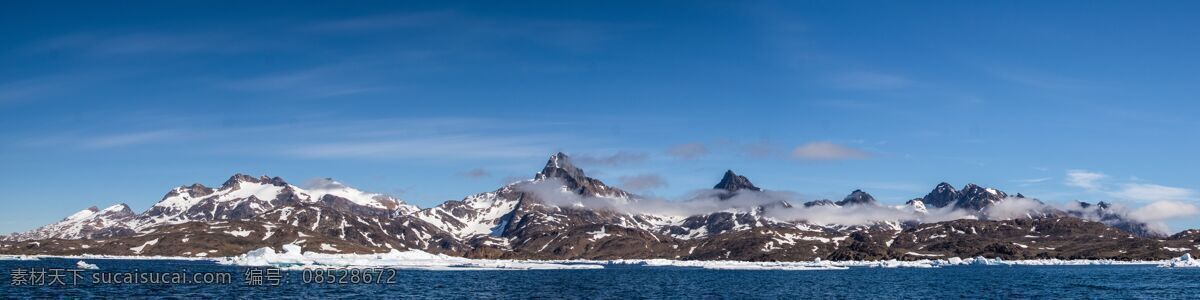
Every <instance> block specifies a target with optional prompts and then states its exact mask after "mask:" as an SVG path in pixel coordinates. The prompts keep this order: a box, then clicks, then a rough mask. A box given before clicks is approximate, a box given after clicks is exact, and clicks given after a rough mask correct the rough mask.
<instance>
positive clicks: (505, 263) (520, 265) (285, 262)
mask: <svg viewBox="0 0 1200 300" xmlns="http://www.w3.org/2000/svg"><path fill="white" fill-rule="evenodd" d="M218 263H221V264H227V265H239V266H272V267H279V268H284V269H304V268H326V267H346V268H350V267H358V268H368V267H381V268H399V269H421V270H560V269H602V268H604V267H603V266H600V265H596V264H565V263H550V262H539V261H518V260H496V259H469V258H462V257H455V256H448V255H444V254H431V253H427V252H424V251H420V250H409V251H398V250H392V251H391V252H388V253H381V254H324V253H314V252H301V251H300V246H297V245H284V246H283V253H276V252H275V250H274V249H271V248H259V249H257V250H253V251H250V252H247V253H246V254H242V255H238V256H235V257H229V258H224V259H221V260H218Z"/></svg>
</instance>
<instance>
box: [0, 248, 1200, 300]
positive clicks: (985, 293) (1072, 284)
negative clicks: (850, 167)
mask: <svg viewBox="0 0 1200 300" xmlns="http://www.w3.org/2000/svg"><path fill="white" fill-rule="evenodd" d="M77 261H78V260H76V259H45V258H44V259H42V260H40V261H0V270H3V272H4V274H3V276H2V277H3V279H2V280H0V284H2V285H0V296H3V297H2V298H46V297H55V298H61V297H67V298H75V297H84V298H88V297H102V298H158V297H164V296H165V297H175V298H185V299H194V298H266V297H270V298H351V299H389V298H555V299H560V298H568V299H571V298H575V299H578V298H589V299H592V298H622V299H626V298H818V299H825V298H837V299H881V298H882V299H894V298H907V299H935V298H936V299H945V298H994V299H1012V298H1034V299H1058V298H1092V299H1099V298H1113V299H1128V298H1143V299H1197V298H1200V269H1162V268H1157V267H1154V266H1054V267H1042V266H1011V267H1010V266H956V267H943V268H937V269H903V268H901V269H877V268H851V269H849V270H822V271H714V270H703V269H693V268H664V267H639V266H608V267H606V268H605V269H602V270H548V271H413V270H401V271H397V272H396V273H395V278H394V279H395V283H389V284H379V283H372V284H316V283H308V284H306V283H303V281H304V279H303V278H302V276H303V274H302V273H301V272H283V273H282V274H283V275H281V276H282V278H281V280H282V281H281V282H280V283H279V285H278V286H252V285H247V284H246V282H245V281H244V280H245V276H246V275H247V273H246V272H247V270H248V269H247V268H244V267H233V266H223V265H218V264H215V263H212V262H205V261H160V260H96V259H92V260H88V262H90V263H93V264H96V265H98V266H99V267H100V270H97V271H84V272H83V273H82V274H80V275H81V276H83V277H84V279H80V280H78V281H77V285H70V284H66V285H57V284H56V285H54V286H46V285H40V286H31V285H18V286H14V285H13V279H14V277H13V276H14V275H13V272H14V270H20V269H30V268H33V269H39V268H60V269H77V267H76V265H75V263H76V262H77ZM135 270H136V271H139V272H181V271H183V270H187V272H190V273H189V274H195V273H200V272H210V273H203V274H218V273H224V274H230V275H231V280H232V282H231V283H227V284H197V283H189V284H92V283H91V282H90V280H92V279H93V277H92V276H93V274H95V273H96V272H109V273H113V272H131V271H135ZM252 272H257V271H252ZM68 276H69V275H68ZM68 278H69V277H68ZM68 280H69V279H68ZM267 283H269V282H267Z"/></svg>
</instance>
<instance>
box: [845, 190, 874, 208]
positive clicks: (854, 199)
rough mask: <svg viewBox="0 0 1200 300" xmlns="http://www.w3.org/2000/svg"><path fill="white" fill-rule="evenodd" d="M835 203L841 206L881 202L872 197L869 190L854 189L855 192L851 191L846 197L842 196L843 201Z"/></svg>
mask: <svg viewBox="0 0 1200 300" xmlns="http://www.w3.org/2000/svg"><path fill="white" fill-rule="evenodd" d="M835 204H837V205H840V206H846V205H878V204H879V202H877V201H875V197H871V194H867V192H864V191H862V190H854V191H853V192H850V195H846V198H842V201H838V202H836V203H835Z"/></svg>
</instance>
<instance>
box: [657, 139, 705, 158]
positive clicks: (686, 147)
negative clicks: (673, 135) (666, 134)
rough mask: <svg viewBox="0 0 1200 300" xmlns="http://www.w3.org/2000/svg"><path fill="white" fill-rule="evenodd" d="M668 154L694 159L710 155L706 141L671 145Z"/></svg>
mask: <svg viewBox="0 0 1200 300" xmlns="http://www.w3.org/2000/svg"><path fill="white" fill-rule="evenodd" d="M667 155H670V156H671V157H674V158H679V159H694V158H698V157H701V156H705V155H708V147H707V146H705V145H704V143H698V142H697V143H687V144H679V145H675V146H671V148H670V149H667Z"/></svg>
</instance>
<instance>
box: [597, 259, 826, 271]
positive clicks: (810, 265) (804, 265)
mask: <svg viewBox="0 0 1200 300" xmlns="http://www.w3.org/2000/svg"><path fill="white" fill-rule="evenodd" d="M605 263H606V264H613V265H638V266H647V267H683V268H704V269H711V270H788V271H808V270H844V269H846V267H845V266H835V265H833V264H832V263H831V262H828V261H820V260H818V261H808V262H757V261H728V260H724V261H722V260H715V261H712V260H710V261H705V260H670V259H617V260H610V261H607V262H605Z"/></svg>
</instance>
